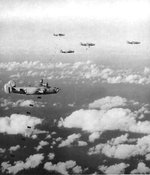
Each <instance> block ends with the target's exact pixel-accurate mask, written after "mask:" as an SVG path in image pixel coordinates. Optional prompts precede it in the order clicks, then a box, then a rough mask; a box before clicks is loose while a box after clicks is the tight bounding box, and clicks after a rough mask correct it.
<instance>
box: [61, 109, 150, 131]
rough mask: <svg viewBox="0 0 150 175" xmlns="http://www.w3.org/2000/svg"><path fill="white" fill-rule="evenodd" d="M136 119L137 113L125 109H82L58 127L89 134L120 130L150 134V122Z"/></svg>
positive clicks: (63, 120) (62, 121)
mask: <svg viewBox="0 0 150 175" xmlns="http://www.w3.org/2000/svg"><path fill="white" fill-rule="evenodd" d="M136 118H137V114H136V113H134V112H132V111H131V110H130V109H124V108H112V109H109V110H95V109H87V110H84V109H80V110H77V111H74V112H73V113H72V114H71V115H69V116H68V117H66V118H65V119H61V120H60V121H59V122H58V126H59V127H61V126H64V127H66V128H81V129H82V130H83V131H88V132H98V131H99V132H103V131H106V130H120V131H129V132H136V133H146V134H149V133H150V122H149V121H137V120H136Z"/></svg>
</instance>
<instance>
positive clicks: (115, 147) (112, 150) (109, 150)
mask: <svg viewBox="0 0 150 175" xmlns="http://www.w3.org/2000/svg"><path fill="white" fill-rule="evenodd" d="M149 139H150V135H147V136H144V137H142V138H138V139H137V143H136V144H127V143H126V144H125V143H124V144H123V142H125V141H126V137H125V135H124V136H120V137H117V138H116V139H112V140H111V141H108V142H107V143H104V144H103V143H102V144H101V143H100V144H98V145H96V146H94V147H92V148H90V149H89V152H88V154H89V155H93V154H104V155H106V156H107V157H111V158H117V159H128V158H130V157H134V156H136V155H147V154H148V153H149V152H150V143H149ZM118 140H119V141H118ZM116 143H117V144H116Z"/></svg>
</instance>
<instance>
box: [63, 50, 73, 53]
mask: <svg viewBox="0 0 150 175" xmlns="http://www.w3.org/2000/svg"><path fill="white" fill-rule="evenodd" d="M60 52H61V53H74V50H60Z"/></svg>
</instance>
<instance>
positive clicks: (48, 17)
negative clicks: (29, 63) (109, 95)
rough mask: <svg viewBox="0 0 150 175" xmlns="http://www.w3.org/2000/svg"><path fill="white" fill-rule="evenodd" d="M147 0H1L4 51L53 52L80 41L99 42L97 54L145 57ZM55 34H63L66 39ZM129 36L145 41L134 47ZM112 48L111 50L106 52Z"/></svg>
mask: <svg viewBox="0 0 150 175" xmlns="http://www.w3.org/2000/svg"><path fill="white" fill-rule="evenodd" d="M149 6H150V1H148V0H132V1H129V0H107V1H105V0H102V1H98V0H94V1H90V0H81V1H80V2H79V1H78V0H76V1H75V0H56V1H54V0H50V1H48V0H45V1H42V0H37V1H35V0H30V1H29V0H27V1H25V0H14V1H10V0H5V1H4V0H1V1H0V23H1V28H0V38H1V40H0V51H1V54H4V55H7V54H8V53H9V54H14V55H16V54H18V53H21V54H22V53H23V54H30V55H31V54H42V55H43V54H50V55H51V54H55V53H59V50H60V49H74V50H76V54H84V53H83V51H82V49H81V47H80V42H94V43H96V46H95V48H94V49H93V50H94V51H93V55H95V56H96V55H99V53H100V54H102V55H105V54H106V55H109V54H113V53H114V52H117V53H124V54H127V53H128V52H130V54H133V55H134V54H137V55H138V54H139V55H143V57H144V56H145V57H147V54H148V53H149V51H148V46H149V44H150V43H149V36H150V31H149V28H150V12H149ZM53 33H65V34H66V37H64V38H62V39H58V38H54V37H53ZM127 40H136V41H141V43H142V44H141V45H140V46H139V45H138V46H136V48H138V49H136V51H135V49H134V48H135V47H130V46H128V45H127V44H126V41H127ZM108 52H109V54H108Z"/></svg>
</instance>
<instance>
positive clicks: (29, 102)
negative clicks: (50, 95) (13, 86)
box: [0, 98, 46, 109]
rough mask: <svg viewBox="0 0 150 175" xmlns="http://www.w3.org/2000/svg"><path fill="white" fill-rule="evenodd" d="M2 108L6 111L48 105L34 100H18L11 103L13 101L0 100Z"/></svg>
mask: <svg viewBox="0 0 150 175" xmlns="http://www.w3.org/2000/svg"><path fill="white" fill-rule="evenodd" d="M0 102H1V103H0V106H1V107H4V108H5V109H8V108H9V107H31V106H34V107H45V105H46V103H45V102H38V101H34V100H31V99H30V100H24V99H20V100H17V101H16V102H14V101H11V99H4V98H1V99H0Z"/></svg>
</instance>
